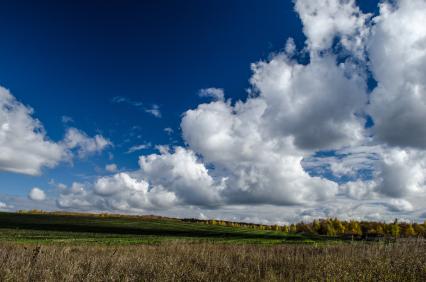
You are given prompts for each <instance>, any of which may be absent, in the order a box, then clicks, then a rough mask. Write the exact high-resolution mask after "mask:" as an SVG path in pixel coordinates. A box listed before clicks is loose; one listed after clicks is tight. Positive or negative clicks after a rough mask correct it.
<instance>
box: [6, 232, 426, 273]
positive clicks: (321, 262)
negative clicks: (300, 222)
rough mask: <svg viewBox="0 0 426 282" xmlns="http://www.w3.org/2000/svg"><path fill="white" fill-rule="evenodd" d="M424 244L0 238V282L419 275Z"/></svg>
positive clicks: (424, 267)
mask: <svg viewBox="0 0 426 282" xmlns="http://www.w3.org/2000/svg"><path fill="white" fill-rule="evenodd" d="M425 251H426V243H425V241H419V240H410V241H400V242H397V243H394V244H382V243H355V244H338V245H329V246H310V245H281V246H261V245H217V244H212V243H206V244H185V243H178V242H176V243H168V244H162V245H158V246H152V245H136V246H117V247H113V246H112V247H111V246H90V245H89V246H67V245H62V246H61V245H42V246H35V245H21V244H6V243H3V244H0V281H426V252H425Z"/></svg>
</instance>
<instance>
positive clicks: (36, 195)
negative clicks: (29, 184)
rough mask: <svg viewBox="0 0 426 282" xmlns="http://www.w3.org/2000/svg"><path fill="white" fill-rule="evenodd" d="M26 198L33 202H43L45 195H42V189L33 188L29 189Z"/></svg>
mask: <svg viewBox="0 0 426 282" xmlns="http://www.w3.org/2000/svg"><path fill="white" fill-rule="evenodd" d="M28 198H30V199H31V200H33V201H44V200H45V199H46V194H45V193H44V191H43V190H42V189H40V188H37V187H34V188H32V189H31V191H30V193H29V194H28Z"/></svg>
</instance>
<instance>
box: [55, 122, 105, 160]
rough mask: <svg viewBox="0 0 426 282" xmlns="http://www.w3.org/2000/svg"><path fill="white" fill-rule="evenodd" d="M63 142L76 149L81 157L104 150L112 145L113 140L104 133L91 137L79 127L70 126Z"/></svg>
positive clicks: (66, 145)
mask: <svg viewBox="0 0 426 282" xmlns="http://www.w3.org/2000/svg"><path fill="white" fill-rule="evenodd" d="M62 143H63V144H64V146H65V147H66V148H68V149H76V150H77V153H78V156H79V157H80V158H84V157H86V156H88V155H91V154H94V153H99V152H102V151H103V150H104V149H105V148H106V147H108V146H111V145H112V143H111V141H109V140H108V139H106V138H104V137H103V136H102V135H99V134H97V135H95V136H94V137H93V138H91V137H89V136H87V134H86V133H84V132H83V131H81V130H79V129H77V128H69V129H68V130H67V132H66V134H65V138H64V140H63V141H62Z"/></svg>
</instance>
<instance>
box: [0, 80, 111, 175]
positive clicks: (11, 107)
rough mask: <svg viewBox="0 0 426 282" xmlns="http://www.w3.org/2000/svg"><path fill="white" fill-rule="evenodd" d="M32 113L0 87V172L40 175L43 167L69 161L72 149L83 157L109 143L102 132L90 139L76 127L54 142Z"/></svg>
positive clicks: (103, 147)
mask: <svg viewBox="0 0 426 282" xmlns="http://www.w3.org/2000/svg"><path fill="white" fill-rule="evenodd" d="M33 113H34V111H33V109H32V108H30V107H28V106H25V105H24V104H22V103H21V102H19V101H17V100H16V98H15V97H14V96H13V95H12V94H11V93H10V92H9V91H8V90H7V89H5V88H3V87H0V148H1V154H0V171H8V172H15V173H21V174H28V175H40V174H41V173H42V169H43V168H44V167H48V168H53V167H55V166H56V165H58V163H60V162H62V161H69V160H71V158H72V157H73V152H72V151H73V149H77V150H78V155H79V156H80V157H83V156H86V155H89V154H91V153H94V152H100V151H102V150H103V149H105V148H106V147H107V146H109V145H110V144H111V143H110V141H109V140H107V139H105V138H104V137H103V136H101V135H96V136H95V137H94V138H91V137H88V136H87V135H86V134H85V133H84V132H82V131H80V130H78V129H76V128H70V129H68V130H67V132H66V135H65V138H64V140H63V141H60V142H54V141H52V140H49V138H48V137H47V135H46V132H45V130H44V127H43V125H42V123H41V122H40V121H39V120H37V119H36V118H34V117H32V115H33Z"/></svg>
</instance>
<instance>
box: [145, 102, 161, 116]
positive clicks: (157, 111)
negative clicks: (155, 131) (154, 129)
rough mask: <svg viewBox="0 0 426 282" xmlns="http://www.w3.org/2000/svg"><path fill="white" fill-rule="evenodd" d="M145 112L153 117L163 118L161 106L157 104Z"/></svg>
mask: <svg viewBox="0 0 426 282" xmlns="http://www.w3.org/2000/svg"><path fill="white" fill-rule="evenodd" d="M145 112H147V113H149V114H151V115H153V116H154V117H156V118H161V111H160V106H158V105H156V104H154V105H152V106H151V108H147V109H145Z"/></svg>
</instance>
